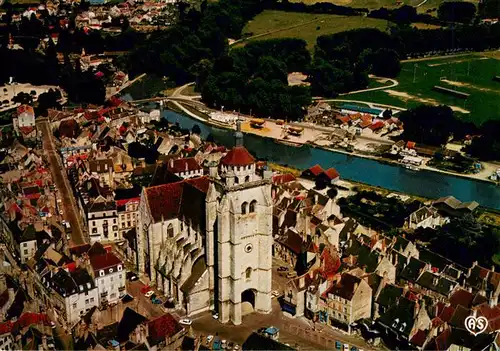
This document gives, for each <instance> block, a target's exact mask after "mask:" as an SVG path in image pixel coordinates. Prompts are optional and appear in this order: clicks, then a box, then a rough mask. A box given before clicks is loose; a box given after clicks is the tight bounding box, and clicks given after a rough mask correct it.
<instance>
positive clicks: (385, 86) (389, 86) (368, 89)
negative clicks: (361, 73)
mask: <svg viewBox="0 0 500 351" xmlns="http://www.w3.org/2000/svg"><path fill="white" fill-rule="evenodd" d="M370 78H373V79H385V80H388V81H390V82H391V84H390V85H383V86H381V87H375V88H367V89H361V90H354V91H350V92H348V93H344V94H339V96H345V95H351V94H358V93H366V92H368V91H376V90H385V89H390V88H394V87H396V86H398V85H399V82H398V81H397V80H396V79H392V78H385V77H375V76H372V77H370Z"/></svg>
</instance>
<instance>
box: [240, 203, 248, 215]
mask: <svg viewBox="0 0 500 351" xmlns="http://www.w3.org/2000/svg"><path fill="white" fill-rule="evenodd" d="M247 206H248V202H244V203H242V204H241V214H246V213H247Z"/></svg>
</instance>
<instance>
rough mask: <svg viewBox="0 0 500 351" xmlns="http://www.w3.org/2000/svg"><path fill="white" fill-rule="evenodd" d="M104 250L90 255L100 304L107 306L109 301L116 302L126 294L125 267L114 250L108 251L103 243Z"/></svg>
mask: <svg viewBox="0 0 500 351" xmlns="http://www.w3.org/2000/svg"><path fill="white" fill-rule="evenodd" d="M96 245H98V246H100V248H101V249H102V252H100V253H95V254H93V255H92V256H90V258H89V261H90V266H91V267H92V272H93V277H94V281H95V285H96V286H97V288H98V291H99V305H100V306H101V307H104V308H105V307H107V305H108V303H115V302H118V301H119V300H120V298H121V297H122V296H123V295H125V294H126V290H125V289H126V288H125V269H124V265H123V262H122V260H120V259H119V258H118V257H117V256H116V255H115V254H114V253H113V252H106V250H104V248H102V246H101V244H99V243H95V244H94V246H96Z"/></svg>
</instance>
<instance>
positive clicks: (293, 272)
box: [286, 271, 297, 278]
mask: <svg viewBox="0 0 500 351" xmlns="http://www.w3.org/2000/svg"><path fill="white" fill-rule="evenodd" d="M296 276H297V272H295V271H292V272H290V273H288V274H287V275H286V277H287V278H295V277H296Z"/></svg>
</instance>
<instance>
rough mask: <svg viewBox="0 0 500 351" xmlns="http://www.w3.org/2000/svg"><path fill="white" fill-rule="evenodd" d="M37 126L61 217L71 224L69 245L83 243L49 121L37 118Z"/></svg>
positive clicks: (71, 194) (73, 200) (77, 212)
mask: <svg viewBox="0 0 500 351" xmlns="http://www.w3.org/2000/svg"><path fill="white" fill-rule="evenodd" d="M36 123H37V128H38V130H40V131H41V132H42V134H43V137H42V140H43V149H44V152H45V154H46V155H47V159H48V161H49V167H50V171H51V173H52V179H53V181H54V183H55V185H56V187H57V190H58V194H57V195H58V197H59V198H60V199H62V206H63V212H64V213H63V217H64V219H65V220H66V221H68V222H69V224H70V225H71V230H72V233H71V243H70V246H71V245H82V244H85V242H86V240H85V236H84V230H83V224H82V219H81V218H80V213H79V211H78V206H77V204H76V201H75V198H74V196H73V191H72V190H71V186H70V184H69V181H68V177H67V175H66V172H65V170H64V168H63V166H62V162H61V160H60V158H59V155H58V153H57V150H56V148H55V146H54V140H53V137H52V131H51V129H50V123H49V121H48V120H47V119H46V118H38V119H37V122H36Z"/></svg>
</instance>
